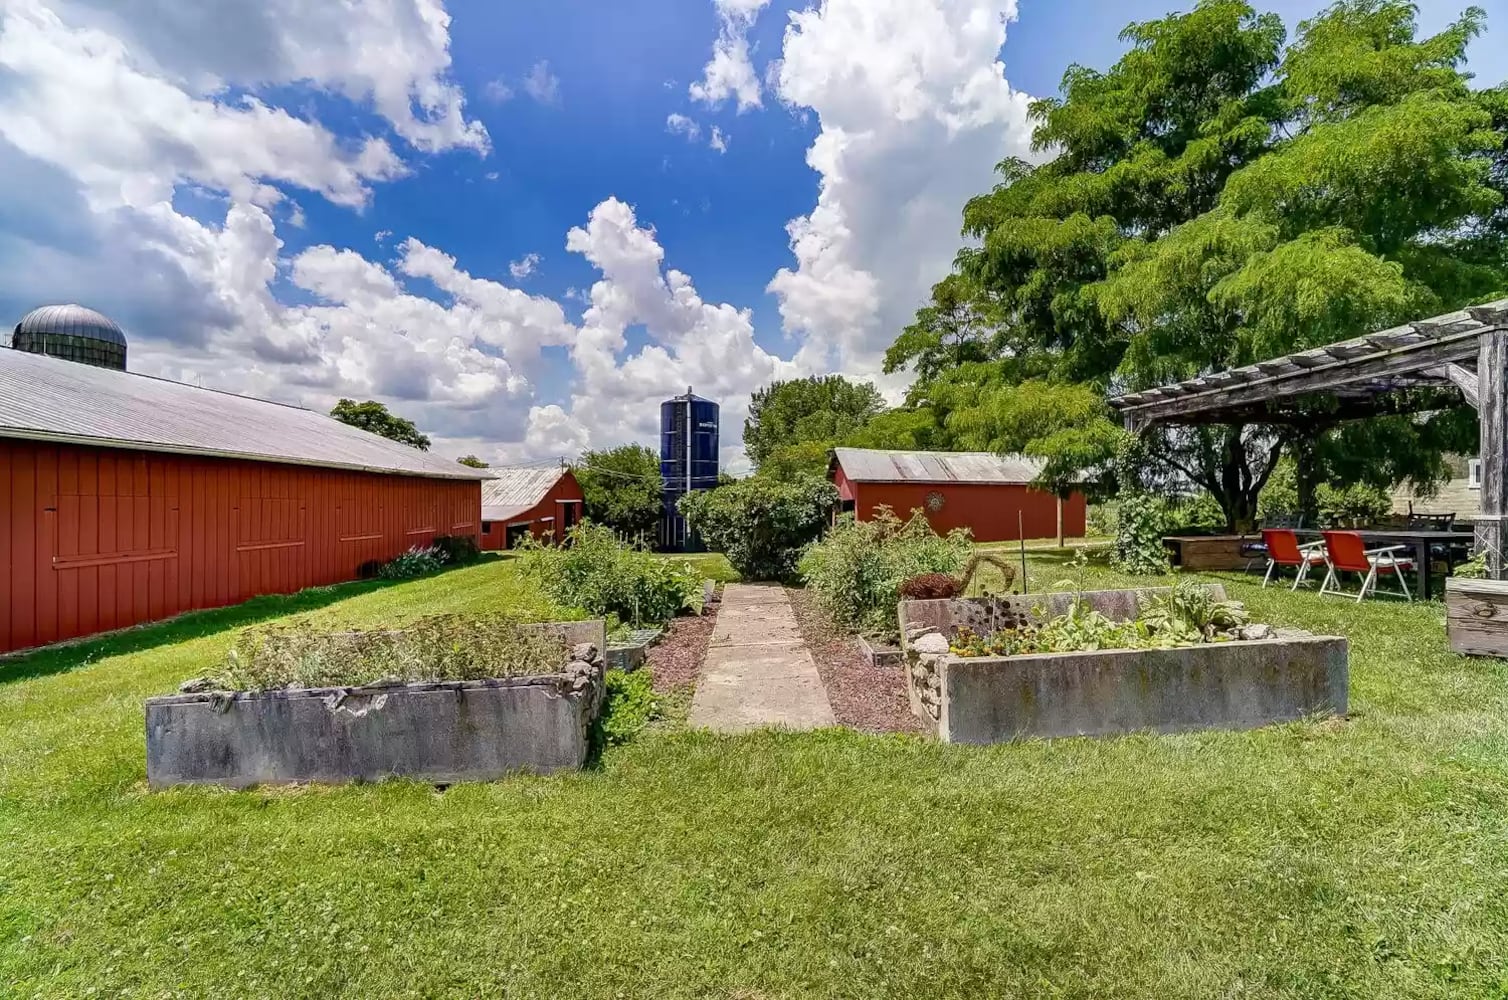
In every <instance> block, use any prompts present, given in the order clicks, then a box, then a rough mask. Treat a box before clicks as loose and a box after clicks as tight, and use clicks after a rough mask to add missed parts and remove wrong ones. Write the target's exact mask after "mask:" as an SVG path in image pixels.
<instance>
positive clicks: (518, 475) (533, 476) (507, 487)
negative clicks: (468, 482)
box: [482, 465, 566, 521]
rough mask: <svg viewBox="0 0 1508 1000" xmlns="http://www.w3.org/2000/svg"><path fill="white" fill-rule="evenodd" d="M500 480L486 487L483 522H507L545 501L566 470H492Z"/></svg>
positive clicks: (527, 468)
mask: <svg viewBox="0 0 1508 1000" xmlns="http://www.w3.org/2000/svg"><path fill="white" fill-rule="evenodd" d="M488 471H489V472H491V473H493V474H494V475H496V476H497V478H496V479H492V480H489V481H487V482H485V483H483V484H482V520H484V521H506V520H508V519H510V518H514V517H517V516H518V515H520V514H522V513H524V512H525V511H526V510H528V509H529V508H530V507H533V506H534V505H536V504H538V503H539V502H540V501H541V500H543V499H544V498H545V494H547V493H549V492H550V490H551V489H553V488H554V486H555V484H556V483H558V482H560V477H561V476H564V475H565V474H566V470H565V469H564V468H562V467H560V466H558V465H552V466H546V467H545V468H530V467H528V466H504V467H503V468H499V469H489V470H488Z"/></svg>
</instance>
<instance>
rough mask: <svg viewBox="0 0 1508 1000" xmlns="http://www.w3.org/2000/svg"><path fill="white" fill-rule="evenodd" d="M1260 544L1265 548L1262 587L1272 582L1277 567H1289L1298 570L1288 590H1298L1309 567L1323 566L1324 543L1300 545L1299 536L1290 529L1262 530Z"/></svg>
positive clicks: (1307, 573)
mask: <svg viewBox="0 0 1508 1000" xmlns="http://www.w3.org/2000/svg"><path fill="white" fill-rule="evenodd" d="M1262 542H1263V544H1265V545H1266V546H1267V575H1266V576H1264V577H1263V578H1262V586H1264V587H1265V586H1267V584H1268V583H1270V582H1271V581H1272V574H1273V573H1275V572H1276V571H1277V568H1278V567H1279V566H1291V567H1293V568H1295V569H1297V570H1298V575H1297V576H1295V577H1294V580H1293V586H1292V587H1291V588H1289V589H1291V590H1298V589H1299V584H1301V583H1303V582H1304V579H1305V578H1306V577H1307V576H1308V575H1309V570H1310V568H1311V567H1313V566H1323V565H1325V543H1324V542H1308V543H1306V544H1304V545H1300V544H1299V536H1298V535H1296V534H1294V533H1293V529H1291V528H1263V529H1262Z"/></svg>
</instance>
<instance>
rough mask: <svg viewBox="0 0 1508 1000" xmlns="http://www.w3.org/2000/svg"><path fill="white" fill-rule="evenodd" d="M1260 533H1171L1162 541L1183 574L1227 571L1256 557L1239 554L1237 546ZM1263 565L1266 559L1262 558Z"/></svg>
mask: <svg viewBox="0 0 1508 1000" xmlns="http://www.w3.org/2000/svg"><path fill="white" fill-rule="evenodd" d="M1261 540H1262V538H1261V536H1260V535H1256V536H1253V535H1173V536H1169V537H1168V538H1164V539H1163V540H1162V543H1163V545H1165V546H1167V547H1168V548H1169V549H1171V550H1172V552H1173V562H1174V564H1175V565H1177V566H1178V568H1179V569H1181V570H1183V571H1184V572H1186V573H1197V572H1227V571H1231V570H1242V569H1245V568H1246V566H1247V564H1248V563H1250V562H1252V561H1254V560H1255V559H1256V558H1257V557H1256V556H1247V555H1242V554H1241V546H1243V545H1245V544H1247V543H1248V542H1259V541H1261ZM1262 563H1263V565H1266V560H1265V559H1263V560H1262Z"/></svg>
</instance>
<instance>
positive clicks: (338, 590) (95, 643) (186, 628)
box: [0, 555, 497, 684]
mask: <svg viewBox="0 0 1508 1000" xmlns="http://www.w3.org/2000/svg"><path fill="white" fill-rule="evenodd" d="M495 561H497V558H496V556H493V555H484V556H483V557H482V558H481V559H478V560H476V561H474V562H470V563H467V564H466V565H465V566H452V567H449V568H447V569H443V570H440V571H439V572H437V573H429V574H426V575H425V576H422V577H411V578H409V579H407V580H357V581H353V582H351V583H337V584H332V585H330V586H327V587H310V588H308V589H306V590H300V591H298V592H297V593H293V594H264V595H262V596H260V597H253V598H252V599H251V600H249V601H243V602H241V603H240V604H232V605H229V606H227V607H223V608H210V609H207V610H204V611H189V612H185V613H184V614H181V615H176V616H174V617H172V618H166V619H163V620H162V621H157V622H149V623H146V624H142V625H135V626H132V627H131V628H126V629H120V630H118V631H114V632H105V633H102V634H100V635H98V636H95V637H93V638H85V639H77V640H70V641H67V642H64V643H59V644H56V645H52V646H44V647H42V648H40V649H37V650H35V651H33V652H30V653H18V654H15V655H13V656H10V657H7V658H5V659H0V684H10V683H14V682H16V681H24V680H30V679H32V678H35V677H47V676H50V675H52V674H61V673H66V672H67V671H69V670H73V669H74V668H76V667H82V666H84V665H85V664H88V663H93V662H94V661H96V660H102V659H105V658H106V657H110V656H121V655H123V654H126V653H139V652H142V651H143V650H148V649H156V648H157V647H159V646H171V645H174V644H176V643H180V642H187V641H189V640H191V639H202V638H204V637H205V636H211V635H215V634H217V633H220V632H225V631H228V630H230V629H238V628H244V627H245V626H247V625H255V624H257V623H259V622H264V621H267V620H268V619H271V618H282V617H283V616H285V615H293V614H298V613H299V612H303V611H318V610H319V609H321V608H325V607H329V606H330V605H331V604H336V603H339V602H340V601H344V600H349V599H350V598H352V597H359V596H361V595H362V594H371V593H375V592H376V591H379V590H386V589H387V588H389V587H396V586H398V585H399V584H402V583H412V582H413V581H414V580H421V579H434V578H435V577H438V576H444V575H445V574H447V573H454V572H456V571H458V570H462V569H469V568H472V567H475V566H479V565H482V564H483V563H487V562H495Z"/></svg>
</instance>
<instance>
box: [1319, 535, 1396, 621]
mask: <svg viewBox="0 0 1508 1000" xmlns="http://www.w3.org/2000/svg"><path fill="white" fill-rule="evenodd" d="M1323 534H1324V536H1325V553H1326V555H1327V556H1328V561H1329V563H1330V571H1329V572H1328V573H1326V574H1325V581H1324V582H1323V583H1321V584H1320V593H1321V594H1340V595H1341V596H1343V597H1350V596H1351V595H1350V594H1348V593H1346V592H1345V591H1344V590H1342V589H1341V587H1340V578H1339V577H1338V576H1336V572H1337V571H1339V572H1341V573H1358V574H1360V575H1361V578H1362V580H1361V592H1360V593H1358V594H1357V595H1356V603H1358V604H1360V603H1361V600H1362V598H1364V597H1366V596H1367V592H1368V591H1370V592H1372V593H1374V594H1383V593H1387V591H1381V590H1378V589H1377V580H1378V578H1379V577H1392V578H1394V579H1396V580H1397V581H1398V586H1399V588H1400V589H1401V592H1402V594H1403V597H1404V599H1405V600H1409V601H1412V600H1413V599H1414V595H1413V594H1410V593H1409V583H1408V580H1406V579H1404V574H1405V573H1409V572H1412V571H1413V569H1414V560H1413V559H1411V558H1409V557H1408V556H1399V555H1398V554H1397V553H1398V552H1399V550H1401V549H1407V548H1409V546H1407V545H1389V546H1386V547H1385V548H1380V549H1368V548H1367V546H1366V543H1365V542H1363V541H1362V539H1361V536H1360V535H1358V534H1357V533H1356V532H1354V531H1326V532H1323Z"/></svg>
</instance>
